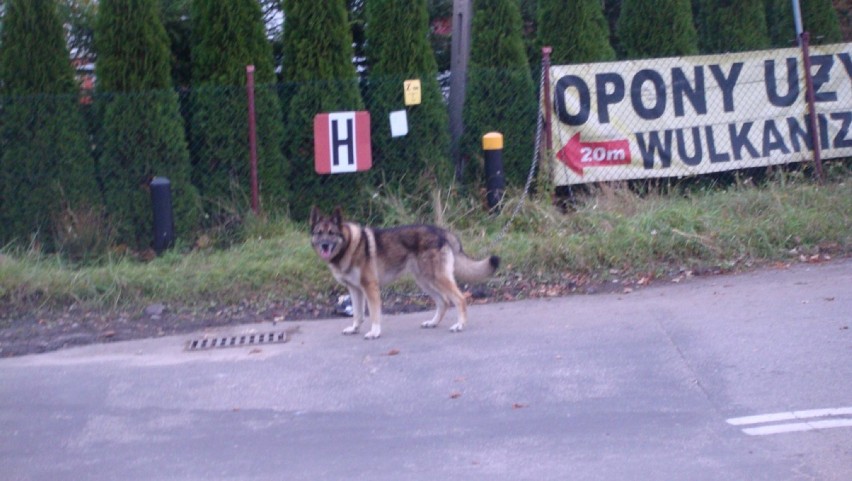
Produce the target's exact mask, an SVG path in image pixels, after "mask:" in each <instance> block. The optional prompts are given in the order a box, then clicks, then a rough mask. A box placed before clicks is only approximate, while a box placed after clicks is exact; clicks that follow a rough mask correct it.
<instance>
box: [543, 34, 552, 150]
mask: <svg viewBox="0 0 852 481" xmlns="http://www.w3.org/2000/svg"><path fill="white" fill-rule="evenodd" d="M552 52H553V47H550V46H545V47H542V48H541V74H542V78H543V79H544V82H542V84H543V87H544V147H545V149H547V153H548V155H549V154H550V152H551V151H552V150H553V130H552V129H551V128H550V122H551V121H552V119H551V118H550V54H551V53H552ZM548 160H549V159H548Z"/></svg>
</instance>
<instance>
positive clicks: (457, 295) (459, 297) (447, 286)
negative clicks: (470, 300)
mask: <svg viewBox="0 0 852 481" xmlns="http://www.w3.org/2000/svg"><path fill="white" fill-rule="evenodd" d="M442 274H443V275H440V276H438V278H437V279H435V290H436V291H438V292H440V293H441V296H442V297H443V298H444V299H445V301H446V302H445V304H446V303H450V302H451V303H452V304H453V305H454V306H456V309H457V310H458V316H459V319H458V321H457V322H456V323H455V324H453V326H452V327H450V330H451V331H452V332H460V331H462V330H464V328H465V325H467V302H466V301H465V298H464V294H462V292H461V290H459V286H458V284H456V281H455V279H454V278H453V276H452V271H450V272H446V273H442ZM444 309H445V310H446V306H445V307H444ZM442 315H443V313H442Z"/></svg>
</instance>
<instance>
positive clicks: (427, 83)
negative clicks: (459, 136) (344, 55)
mask: <svg viewBox="0 0 852 481" xmlns="http://www.w3.org/2000/svg"><path fill="white" fill-rule="evenodd" d="M367 25H368V28H367V31H366V36H367V46H368V48H367V60H368V64H369V74H368V84H367V91H366V100H367V106H368V108H369V110H370V115H371V116H372V120H373V121H372V134H373V135H372V145H373V152H374V163H373V179H374V182H386V183H387V185H388V186H390V187H393V188H394V189H399V190H402V191H405V192H407V193H410V194H414V193H423V192H428V191H429V190H430V189H433V188H435V187H439V188H446V187H447V186H448V185H449V184H450V182H451V181H452V171H453V169H452V164H451V161H450V156H449V149H450V137H449V127H448V125H449V119H448V117H447V110H446V106H445V105H444V102H443V98H442V96H441V91H440V87H439V86H438V80H437V74H438V67H437V65H436V63H435V56H434V55H433V53H432V49H431V47H430V45H429V38H428V36H429V16H428V10H427V8H426V0H415V1H411V0H370V1H369V2H367ZM408 79H419V80H420V85H421V103H420V104H419V105H412V106H409V107H407V108H406V107H405V102H404V99H403V94H404V92H403V85H404V81H405V80H408ZM403 109H405V110H407V116H408V134H407V135H405V136H403V137H396V138H392V137H391V132H390V124H389V122H388V116H389V114H390V112H392V111H398V110H403Z"/></svg>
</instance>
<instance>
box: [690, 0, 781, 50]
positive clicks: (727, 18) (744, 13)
mask: <svg viewBox="0 0 852 481" xmlns="http://www.w3.org/2000/svg"><path fill="white" fill-rule="evenodd" d="M697 5H698V8H697V12H695V16H696V24H697V25H698V44H699V49H700V50H701V52H702V53H725V52H742V51H748V50H759V49H764V48H769V45H770V41H769V30H768V28H767V24H766V9H765V1H764V0H739V1H736V2H720V1H718V0H699V1H698V3H697Z"/></svg>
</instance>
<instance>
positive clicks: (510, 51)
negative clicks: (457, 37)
mask: <svg viewBox="0 0 852 481" xmlns="http://www.w3.org/2000/svg"><path fill="white" fill-rule="evenodd" d="M521 25H522V22H521V14H520V11H519V9H518V2H517V1H516V0H478V1H477V2H476V3H475V6H474V14H473V22H472V27H471V54H470V64H469V70H468V76H469V81H468V85H467V95H466V101H465V107H464V112H463V114H462V118H463V120H464V134H463V139H462V149H463V157H464V158H465V163H466V167H465V169H464V175H465V182H467V183H471V182H473V183H477V182H480V181H481V180H483V171H484V165H483V157H482V155H481V153H482V140H481V139H482V136H483V135H484V134H486V133H488V132H492V131H497V132H500V133H502V134H503V138H504V148H503V167H504V171H505V174H506V181H507V183H508V184H509V185H510V186H512V185H513V186H523V184H524V180H525V179H526V176H527V173H528V171H529V166H530V164H531V162H532V155H533V144H534V140H535V121H536V94H535V86H534V85H533V80H532V76H531V74H530V69H529V64H528V62H527V57H526V52H525V49H524V42H523V38H522V36H521Z"/></svg>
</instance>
